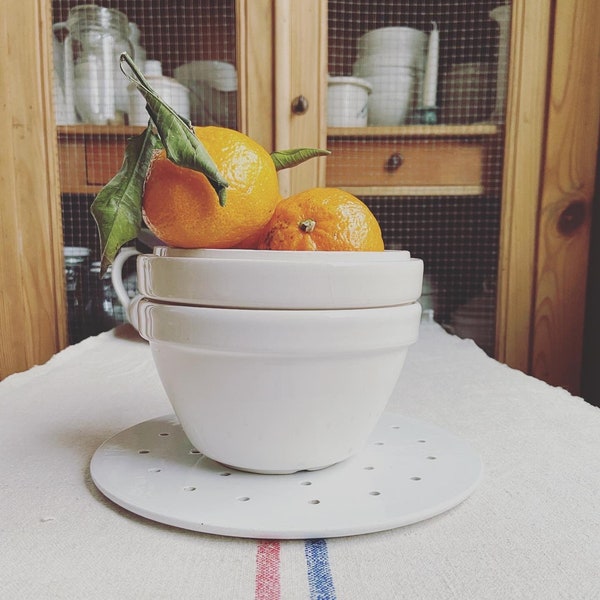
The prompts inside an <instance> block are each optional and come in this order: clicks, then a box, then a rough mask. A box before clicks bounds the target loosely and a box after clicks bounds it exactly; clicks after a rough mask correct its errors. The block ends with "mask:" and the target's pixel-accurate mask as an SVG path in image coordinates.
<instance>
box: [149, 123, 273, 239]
mask: <svg viewBox="0 0 600 600" xmlns="http://www.w3.org/2000/svg"><path fill="white" fill-rule="evenodd" d="M194 131H195V133H196V136H197V137H198V139H199V140H200V141H201V142H202V143H203V144H204V146H205V148H206V151H207V152H208V154H209V155H210V156H211V158H212V159H213V161H214V163H215V165H216V166H217V169H218V170H219V172H220V173H221V175H223V177H224V178H225V179H226V180H227V181H228V183H229V187H228V188H227V201H226V204H225V206H220V205H219V199H218V197H217V194H216V192H215V190H214V188H213V187H212V185H211V184H210V182H209V180H208V179H207V177H206V176H205V175H204V174H202V173H200V172H198V171H193V170H191V169H187V168H184V167H179V166H177V165H175V164H174V163H172V162H171V161H170V160H169V159H168V158H167V156H166V153H165V152H164V151H162V152H160V153H159V154H158V155H157V156H156V157H155V158H154V159H153V160H152V163H151V165H150V169H149V173H148V177H147V179H146V183H145V186H144V193H143V199H142V215H143V218H144V221H145V222H146V224H147V225H148V228H149V229H150V230H151V231H152V233H154V234H155V235H156V236H157V237H158V238H159V239H160V240H161V241H163V242H164V243H165V244H167V245H169V246H176V247H179V248H230V247H232V246H234V245H236V244H238V243H240V242H241V241H242V240H245V239H246V238H249V237H251V236H253V235H256V234H257V233H258V232H259V231H260V230H261V229H262V228H263V227H264V226H265V224H266V223H267V222H268V221H269V219H270V217H271V215H272V213H273V209H274V208H275V205H276V204H277V202H279V200H280V199H281V195H280V193H279V184H278V181H277V172H276V170H275V165H274V163H273V160H272V159H271V157H270V155H269V153H268V152H267V151H266V150H265V149H264V148H263V147H262V146H260V144H258V143H256V142H255V141H254V140H252V139H250V138H249V137H248V136H246V135H244V134H243V133H240V132H239V131H235V130H233V129H227V128H224V127H194Z"/></svg>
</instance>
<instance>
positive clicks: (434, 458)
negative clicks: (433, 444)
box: [427, 456, 437, 460]
mask: <svg viewBox="0 0 600 600" xmlns="http://www.w3.org/2000/svg"><path fill="white" fill-rule="evenodd" d="M427 460H437V456H428V457H427Z"/></svg>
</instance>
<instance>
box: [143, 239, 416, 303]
mask: <svg viewBox="0 0 600 600" xmlns="http://www.w3.org/2000/svg"><path fill="white" fill-rule="evenodd" d="M137 273H138V288H139V291H140V294H141V295H143V296H145V297H147V298H151V299H153V300H160V301H163V302H170V303H177V304H191V305H201V306H216V307H225V308H240V307H241V308H261V309H288V310H290V309H295V310H297V309H337V308H341V309H345V308H372V307H378V306H395V305H400V304H408V303H411V302H415V301H416V300H418V298H419V296H420V295H421V284H422V279H423V261H421V260H420V259H416V258H411V256H410V253H409V252H407V251H403V250H388V251H385V252H296V251H274V250H234V249H228V250H214V249H200V250H182V249H177V248H167V247H157V248H155V249H154V254H153V255H151V254H142V255H139V256H138V258H137Z"/></svg>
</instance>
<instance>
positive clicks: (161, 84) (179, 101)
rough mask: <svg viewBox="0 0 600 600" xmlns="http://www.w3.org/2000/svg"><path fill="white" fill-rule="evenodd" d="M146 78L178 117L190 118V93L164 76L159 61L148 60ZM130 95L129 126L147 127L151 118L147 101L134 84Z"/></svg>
mask: <svg viewBox="0 0 600 600" xmlns="http://www.w3.org/2000/svg"><path fill="white" fill-rule="evenodd" d="M144 77H145V78H146V80H147V81H148V83H149V84H150V86H151V87H152V89H153V90H154V91H155V92H156V93H157V94H158V95H159V96H160V97H161V99H162V100H164V101H165V102H166V103H167V104H168V105H169V106H170V107H171V108H172V109H173V110H174V111H175V112H176V113H177V114H178V115H180V116H182V117H185V118H186V119H189V118H190V91H189V89H188V88H186V87H185V86H184V85H181V84H180V83H179V82H178V81H176V80H175V79H172V78H171V77H165V76H164V75H162V68H161V65H160V62H159V61H156V60H147V61H146V73H145V74H144ZM127 90H128V93H129V112H128V118H129V125H147V123H148V119H149V118H150V117H149V115H148V112H147V111H146V100H145V98H144V96H142V94H141V92H140V91H139V90H138V88H137V86H136V85H135V84H134V83H130V84H129V86H128V88H127Z"/></svg>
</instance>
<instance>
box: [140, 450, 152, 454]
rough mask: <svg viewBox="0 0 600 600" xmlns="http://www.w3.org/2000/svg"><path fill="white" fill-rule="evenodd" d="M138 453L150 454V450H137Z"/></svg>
mask: <svg viewBox="0 0 600 600" xmlns="http://www.w3.org/2000/svg"><path fill="white" fill-rule="evenodd" d="M138 454H150V450H138Z"/></svg>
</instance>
